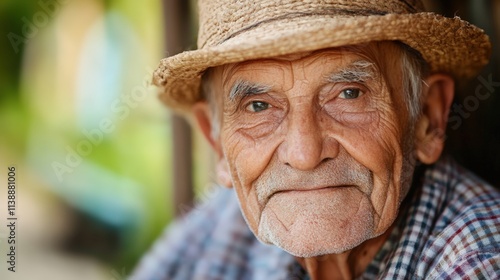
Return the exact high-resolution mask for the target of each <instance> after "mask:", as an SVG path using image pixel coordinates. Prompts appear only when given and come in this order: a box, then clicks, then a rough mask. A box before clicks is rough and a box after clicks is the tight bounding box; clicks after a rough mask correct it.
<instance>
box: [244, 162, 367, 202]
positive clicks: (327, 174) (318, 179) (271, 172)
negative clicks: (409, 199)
mask: <svg viewBox="0 0 500 280" xmlns="http://www.w3.org/2000/svg"><path fill="white" fill-rule="evenodd" d="M253 185H254V186H253V187H254V188H255V191H256V194H257V200H258V202H259V204H260V206H261V207H264V206H265V205H266V204H267V202H268V201H269V199H270V198H271V197H272V196H273V195H274V194H276V193H278V192H283V191H292V190H295V191H305V190H315V189H321V188H327V187H345V186H354V187H357V188H359V189H360V190H361V191H362V192H363V193H366V194H368V195H369V194H370V193H371V190H372V186H373V176H372V172H371V171H370V170H369V169H368V168H366V167H365V166H363V165H361V164H360V163H359V162H357V161H356V160H354V159H353V158H352V157H350V156H347V155H346V156H340V154H339V157H336V158H335V159H328V160H326V161H324V162H322V163H320V165H318V166H317V167H316V168H315V169H313V170H308V171H303V170H297V169H295V168H293V167H291V166H289V165H287V164H284V163H280V162H278V161H277V160H274V159H273V160H272V162H271V164H270V165H269V166H268V167H267V168H266V170H264V172H263V173H262V175H261V176H260V177H259V178H258V179H257V180H256V181H255V182H254V184H253Z"/></svg>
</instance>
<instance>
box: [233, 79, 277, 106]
mask: <svg viewBox="0 0 500 280" xmlns="http://www.w3.org/2000/svg"><path fill="white" fill-rule="evenodd" d="M270 89H271V86H267V85H262V84H257V83H252V82H249V81H243V80H238V81H236V83H234V85H233V87H232V88H231V91H230V92H229V100H231V101H233V102H234V101H237V100H241V99H242V98H244V97H246V96H250V95H255V94H262V93H265V92H268V91H269V90H270Z"/></svg>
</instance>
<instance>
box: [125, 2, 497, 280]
mask: <svg viewBox="0 0 500 280" xmlns="http://www.w3.org/2000/svg"><path fill="white" fill-rule="evenodd" d="M198 45H199V49H198V50H195V51H189V52H184V53H182V54H179V55H176V56H174V57H171V58H167V59H165V60H163V61H162V63H161V65H160V67H159V69H158V70H157V71H156V73H155V83H156V84H157V85H159V86H161V87H163V89H164V91H163V94H162V97H163V100H164V101H165V102H166V103H167V104H168V105H169V106H171V107H173V108H175V109H181V110H190V111H191V112H192V115H193V116H194V118H195V119H196V121H197V123H198V124H199V126H200V128H201V130H202V131H203V133H204V135H205V136H206V138H207V139H208V141H209V142H210V144H211V145H212V147H213V148H214V151H215V152H216V155H217V158H218V167H217V173H218V179H219V183H220V184H221V185H224V186H226V187H228V189H227V190H219V191H215V192H213V193H212V194H211V195H210V199H209V200H208V201H207V202H206V203H205V204H204V205H200V206H198V207H197V209H196V210H195V211H193V212H192V213H191V214H190V215H188V216H187V217H186V218H184V219H183V220H181V221H178V222H177V223H175V224H174V225H173V226H172V227H171V228H170V229H169V230H168V231H167V233H166V236H165V237H164V239H162V240H160V241H158V243H157V244H156V245H155V248H154V250H153V252H151V254H149V255H148V256H147V257H146V258H145V259H144V260H143V261H142V264H141V265H140V266H139V268H138V269H137V270H136V272H135V274H134V276H133V279H353V278H358V279H375V278H383V279H394V278H400V279H408V278H416V279H457V278H473V279H476V278H479V279H495V278H496V279H498V277H500V194H499V192H497V191H496V190H495V189H494V188H492V187H491V186H488V185H487V184H486V183H484V182H483V181H481V180H480V179H478V178H477V177H475V176H474V175H472V174H471V173H469V172H468V171H466V170H465V169H463V168H462V167H460V166H458V165H457V164H456V163H454V162H453V160H452V159H450V158H447V157H441V153H442V150H443V145H444V138H445V135H444V131H445V130H446V123H447V118H448V113H449V108H450V105H451V103H452V100H453V95H454V79H465V78H470V77H472V76H474V75H476V74H477V72H478V71H479V70H480V69H481V67H482V66H484V65H485V64H486V63H487V60H488V56H489V53H490V44H489V40H488V37H487V36H486V35H485V34H484V33H483V32H482V31H481V30H480V29H478V28H476V27H474V26H471V25H470V24H468V23H467V22H464V21H462V20H460V19H458V18H454V19H450V18H444V17H442V16H439V15H436V14H432V13H426V12H424V11H423V7H422V3H421V2H420V1H417V0H414V1H411V0H408V1H403V0H389V1H377V2H376V1H369V0H357V1H341V0H311V1H292V0H281V1H269V0H265V1H264V0H260V1H227V0H204V1H200V33H199V41H198ZM229 189H231V190H229ZM232 190H234V193H233V191H232ZM240 210H241V212H240ZM268 244H270V245H268Z"/></svg>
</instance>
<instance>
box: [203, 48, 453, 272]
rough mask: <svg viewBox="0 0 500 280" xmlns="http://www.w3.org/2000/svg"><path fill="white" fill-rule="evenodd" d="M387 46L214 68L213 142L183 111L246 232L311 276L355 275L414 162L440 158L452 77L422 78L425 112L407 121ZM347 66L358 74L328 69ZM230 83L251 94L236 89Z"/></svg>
mask: <svg viewBox="0 0 500 280" xmlns="http://www.w3.org/2000/svg"><path fill="white" fill-rule="evenodd" d="M397 51H398V49H397V47H396V46H395V44H392V43H380V44H371V45H368V46H365V47H363V48H361V51H360V50H359V49H354V50H349V49H331V50H323V51H317V52H311V53H301V54H296V55H288V56H284V57H277V58H272V59H262V60H255V61H247V62H243V63H237V64H229V65H224V66H221V67H217V68H215V69H213V72H212V74H211V76H212V77H211V79H212V82H213V89H214V92H216V93H218V94H219V95H218V97H217V104H219V105H218V106H220V108H219V110H220V112H221V113H220V114H221V115H220V119H221V123H220V134H219V135H218V137H213V135H212V134H211V133H210V129H211V127H212V125H213V124H211V114H212V113H211V112H210V108H209V107H208V105H207V104H206V103H200V104H198V105H197V106H195V108H194V112H195V116H196V118H197V120H198V122H199V123H200V126H201V128H202V130H203V131H204V133H205V135H206V136H207V138H208V139H209V141H210V142H211V143H212V145H213V147H214V148H215V150H216V151H217V153H218V154H219V157H220V162H219V167H220V168H219V169H218V172H219V177H220V178H222V182H221V183H222V184H225V185H227V186H232V187H234V188H235V190H236V193H237V195H238V199H239V201H240V204H241V209H242V212H243V214H244V217H245V219H246V221H247V223H248V225H249V227H250V229H251V230H252V231H253V233H254V234H255V235H256V236H257V238H258V239H259V240H261V241H262V242H265V243H270V244H274V245H276V246H278V247H280V248H282V249H284V250H286V251H288V252H289V253H291V254H292V255H294V256H296V257H297V258H298V260H299V262H300V263H301V264H302V265H303V266H304V267H305V268H306V269H307V270H308V272H309V274H310V275H311V277H312V278H313V279H335V278H337V277H338V278H352V277H355V276H358V275H360V274H361V273H362V272H363V271H364V269H365V268H366V266H367V265H368V263H369V262H370V261H371V259H372V258H373V256H374V255H375V253H376V252H377V251H378V250H379V248H380V247H381V246H382V244H383V242H384V241H385V239H386V238H387V235H388V233H389V232H390V231H389V229H390V227H391V225H392V224H393V222H394V220H395V219H396V217H397V215H398V209H399V206H400V203H401V201H402V199H403V198H404V197H405V195H406V193H407V191H408V188H409V185H410V182H411V176H412V173H413V169H414V162H415V160H414V159H415V158H418V159H419V160H420V161H422V162H424V163H432V162H434V161H436V160H437V159H438V157H439V155H440V153H441V150H442V141H441V139H440V136H439V135H437V134H436V133H433V132H434V131H436V129H437V130H440V131H444V127H445V125H446V115H447V110H448V109H447V108H448V107H449V103H451V99H452V97H453V81H452V80H451V79H450V78H449V77H447V76H445V75H431V76H430V77H428V78H427V79H426V83H427V85H429V87H426V88H425V89H424V92H423V93H422V94H424V95H425V96H428V98H426V99H424V104H423V105H424V110H423V111H424V114H423V115H422V116H421V117H420V118H419V119H418V121H417V122H415V121H412V120H411V119H410V116H409V113H408V111H407V109H406V108H407V107H406V103H405V95H404V93H403V88H402V83H401V66H400V64H399V62H398V56H397V55H394V53H396V54H397ZM356 65H364V67H361V69H359V67H356ZM366 65H370V66H369V67H367V66H366ZM352 69H355V70H357V71H358V70H359V71H358V72H360V73H358V74H359V75H358V76H359V77H357V78H353V77H352V75H345V74H344V75H339V73H350V72H349V71H351V70H352ZM339 76H340V77H341V78H340V79H338V78H335V79H329V77H339ZM360 77H361V78H360ZM238 83H240V84H241V83H243V84H245V85H253V89H255V88H259V89H258V90H252V89H250V90H249V89H247V91H246V92H243V93H242V94H235V90H234V88H235V84H238Z"/></svg>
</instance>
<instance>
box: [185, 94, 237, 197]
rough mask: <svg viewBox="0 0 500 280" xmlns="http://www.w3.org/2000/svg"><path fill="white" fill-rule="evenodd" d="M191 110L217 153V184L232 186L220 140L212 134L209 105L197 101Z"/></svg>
mask: <svg viewBox="0 0 500 280" xmlns="http://www.w3.org/2000/svg"><path fill="white" fill-rule="evenodd" d="M192 110H193V114H194V117H195V119H196V122H197V123H198V126H199V127H200V129H201V131H202V133H203V135H204V136H205V139H207V141H208V143H210V146H212V148H213V149H214V151H215V153H216V154H217V167H216V172H217V181H218V183H219V184H221V185H223V186H225V187H228V188H230V187H231V186H232V182H231V175H230V174H231V173H229V167H228V165H227V161H226V159H225V157H224V155H223V153H222V148H221V145H220V140H219V139H218V138H217V139H214V135H213V134H212V125H213V120H212V113H211V111H210V106H209V105H208V103H207V102H206V101H203V102H197V103H196V104H194V105H193V107H192Z"/></svg>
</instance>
